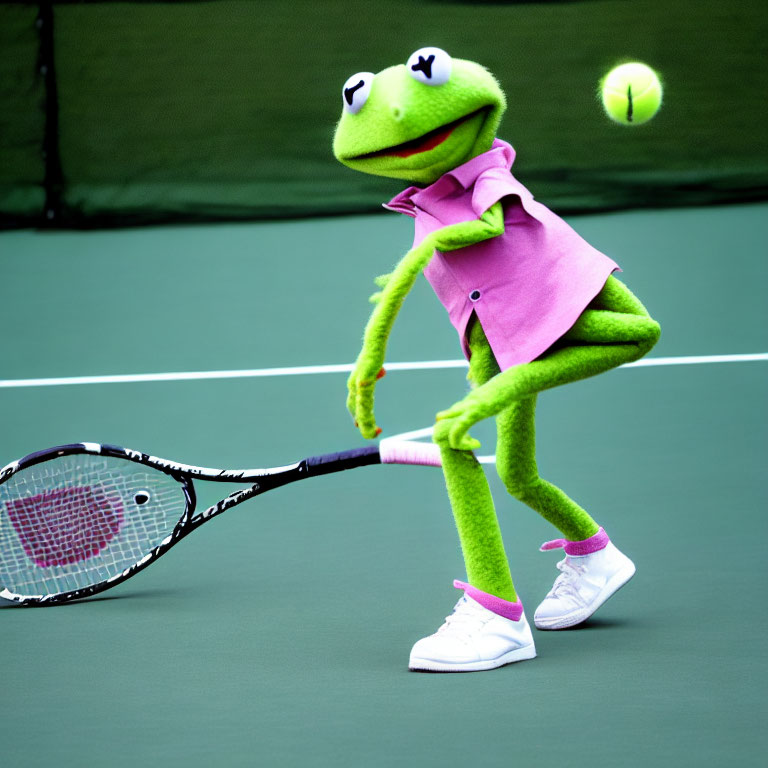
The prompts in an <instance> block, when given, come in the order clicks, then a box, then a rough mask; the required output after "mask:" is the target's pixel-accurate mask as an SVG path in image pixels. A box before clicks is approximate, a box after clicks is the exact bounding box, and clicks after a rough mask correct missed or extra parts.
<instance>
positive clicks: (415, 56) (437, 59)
mask: <svg viewBox="0 0 768 768" xmlns="http://www.w3.org/2000/svg"><path fill="white" fill-rule="evenodd" d="M405 66H406V67H407V68H408V74H409V75H410V76H411V77H412V78H413V79H414V80H418V81H419V82H420V83H424V84H425V85H442V84H443V83H447V82H448V78H449V77H450V76H451V57H450V56H449V55H448V54H447V53H446V52H445V51H444V50H443V49H442V48H419V50H418V51H416V52H415V53H412V54H411V57H410V58H409V59H408V63H407V64H406V65H405Z"/></svg>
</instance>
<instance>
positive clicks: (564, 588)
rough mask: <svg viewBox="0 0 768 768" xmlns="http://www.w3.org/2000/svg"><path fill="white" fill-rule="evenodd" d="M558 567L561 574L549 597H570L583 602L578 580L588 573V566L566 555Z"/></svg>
mask: <svg viewBox="0 0 768 768" xmlns="http://www.w3.org/2000/svg"><path fill="white" fill-rule="evenodd" d="M557 568H558V570H559V571H560V575H559V576H558V577H557V578H556V579H555V583H554V584H553V585H552V589H551V590H550V592H549V595H548V597H569V598H571V599H572V600H575V601H576V602H579V603H581V602H583V600H584V598H583V597H582V595H581V593H580V592H579V589H578V582H579V580H580V579H581V577H582V576H583V575H584V574H585V573H586V570H587V569H586V567H585V566H583V565H579V564H578V563H575V562H574V561H573V560H570V559H569V558H567V557H566V558H565V559H564V560H561V561H560V562H559V563H558V564H557Z"/></svg>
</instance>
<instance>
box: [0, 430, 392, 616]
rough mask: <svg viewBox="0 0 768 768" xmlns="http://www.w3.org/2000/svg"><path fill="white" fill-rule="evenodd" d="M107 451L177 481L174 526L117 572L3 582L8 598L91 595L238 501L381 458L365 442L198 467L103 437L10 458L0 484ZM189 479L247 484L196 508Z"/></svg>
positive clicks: (29, 600)
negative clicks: (86, 580)
mask: <svg viewBox="0 0 768 768" xmlns="http://www.w3.org/2000/svg"><path fill="white" fill-rule="evenodd" d="M82 454H86V455H97V456H110V457H112V458H116V459H124V460H127V461H130V462H133V463H135V464H141V465H143V466H146V467H151V468H152V469H156V470H159V471H160V472H163V473H165V474H166V475H168V476H170V477H171V478H173V479H174V480H175V481H176V482H178V483H179V484H180V485H181V487H182V491H183V493H184V500H185V509H184V512H183V514H182V515H181V517H180V518H179V521H178V522H177V523H176V526H175V527H174V529H173V531H172V532H171V533H170V534H169V535H168V536H166V537H165V539H163V541H162V542H160V544H158V545H157V546H155V547H153V548H152V549H151V550H150V551H149V552H148V553H147V554H145V555H144V557H142V558H141V560H139V561H138V562H136V563H134V564H133V565H131V566H129V567H128V568H126V569H125V570H123V571H121V572H120V573H117V574H115V575H114V576H111V577H110V578H108V579H105V580H104V581H100V582H98V583H96V584H92V585H89V586H87V587H82V588H80V589H76V590H70V591H67V592H58V593H55V594H48V595H20V594H17V593H15V592H12V591H10V590H8V589H6V588H5V587H2V585H0V587H2V589H0V598H4V599H6V600H10V601H12V602H14V603H17V604H19V605H24V606H36V605H56V604H59V603H67V602H70V601H72V600H81V599H83V598H86V597H91V596H92V595H96V594H98V593H99V592H103V591H104V590H106V589H111V588H112V587H115V586H117V585H118V584H120V583H122V582H123V581H126V580H127V579H129V578H131V577H132V576H134V575H135V574H137V573H138V572H139V571H141V570H143V569H144V568H146V567H147V566H148V565H151V564H152V563H154V562H155V561H156V560H157V559H158V558H160V557H161V556H162V555H164V554H165V553H166V552H168V550H169V549H171V547H173V546H174V545H175V544H177V543H178V542H179V541H181V539H183V538H184V537H185V536H187V535H189V534H190V533H192V531H194V530H196V529H197V528H199V527H200V526H201V525H202V524H203V523H205V522H207V521H208V520H210V519H211V518H213V517H216V516H217V515H220V514H221V513H222V512H225V511H226V510H228V509H231V508H232V507H235V506H237V505H238V504H242V503H243V502H244V501H248V499H252V498H253V497H254V496H259V495H260V494H262V493H266V492H267V491H270V490H272V489H273V488H279V487H280V486H282V485H287V484H288V483H292V482H295V481H297V480H302V479H305V478H308V477H317V476H319V475H325V474H330V473H332V472H341V471H343V470H346V469H354V468H355V467H361V466H367V465H371V464H380V463H382V458H381V454H380V452H379V447H378V446H366V447H363V448H355V449H352V450H349V451H342V452H340V453H330V454H322V455H319V456H311V457H308V458H305V459H302V460H301V461H298V462H296V463H295V464H289V465H286V466H282V467H272V468H268V469H212V468H208V467H197V466H194V465H190V464H181V463H179V462H175V461H170V460H168V459H161V458H159V457H157V456H152V455H150V454H147V453H143V452H141V451H135V450H133V449H131V448H122V447H120V446H118V445H110V444H106V443H88V442H83V443H70V444H67V445H59V446H56V447H54V448H47V449H45V450H42V451H36V452H35V453H30V454H29V455H27V456H24V457H23V458H21V459H19V460H17V461H13V462H11V463H10V464H7V465H6V466H5V467H3V468H2V469H0V485H2V484H3V483H5V482H6V481H7V480H9V479H10V478H11V477H13V476H14V475H15V474H17V473H18V472H21V471H22V470H24V469H27V468H29V467H32V466H34V465H36V464H42V463H43V462H46V461H50V460H51V459H56V458H59V457H62V456H76V455H82ZM194 479H200V480H205V481H210V482H221V483H243V484H246V485H250V487H248V488H240V489H238V490H236V491H233V492H232V493H230V494H229V495H228V496H225V497H224V498H223V499H221V500H220V501H218V502H216V503H215V504H212V505H211V506H210V507H208V508H207V509H204V510H202V511H201V512H198V513H197V514H195V509H196V504H197V494H196V492H195V486H194V483H193V480H194Z"/></svg>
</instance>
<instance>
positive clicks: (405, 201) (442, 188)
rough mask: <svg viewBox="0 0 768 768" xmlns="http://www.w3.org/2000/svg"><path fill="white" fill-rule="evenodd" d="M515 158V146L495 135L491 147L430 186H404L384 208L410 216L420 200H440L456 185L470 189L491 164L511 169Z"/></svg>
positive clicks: (422, 202)
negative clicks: (495, 137)
mask: <svg viewBox="0 0 768 768" xmlns="http://www.w3.org/2000/svg"><path fill="white" fill-rule="evenodd" d="M514 162H515V150H514V149H513V148H512V146H511V145H510V144H507V142H506V141H502V140H501V139H494V140H493V144H492V145H491V148H490V149H489V150H488V151H487V152H483V154H482V155H478V156H477V157H473V158H472V159H471V160H468V161H467V162H466V163H464V164H463V165H460V166H458V167H457V168H454V169H453V170H452V171H448V172H447V173H444V174H443V175H442V176H441V177H440V178H439V179H438V180H437V181H435V182H433V183H432V184H430V185H429V186H428V187H423V188H422V187H408V188H407V189H404V190H403V191H402V192H401V193H400V194H399V195H395V197H393V198H392V199H391V200H390V201H389V202H388V203H384V208H386V209H387V210H390V211H396V212H398V213H405V214H406V215H408V216H415V215H416V207H417V206H418V207H421V204H424V203H429V202H430V201H434V200H440V199H442V198H443V197H445V196H446V195H448V194H450V193H451V192H453V191H455V190H456V188H457V186H460V187H461V188H463V189H469V188H470V187H471V186H472V185H473V184H474V183H475V181H477V177H478V176H480V174H482V173H484V172H485V171H487V170H490V169H492V168H502V169H504V170H507V171H508V170H510V168H512V163H514Z"/></svg>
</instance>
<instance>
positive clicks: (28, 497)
mask: <svg viewBox="0 0 768 768" xmlns="http://www.w3.org/2000/svg"><path fill="white" fill-rule="evenodd" d="M371 464H422V465H429V466H440V452H439V449H438V448H437V446H436V445H431V444H428V443H415V442H407V441H402V440H395V439H391V438H390V439H387V440H382V441H381V443H379V445H378V446H369V447H365V448H357V449H354V450H351V451H344V452H342V453H332V454H325V455H322V456H312V457H310V458H307V459H303V460H302V461H299V462H297V463H296V464H291V465H289V466H284V467H273V468H271V469H207V468H205V467H195V466H190V465H187V464H179V463H177V462H175V461H168V460H166V459H159V458H157V457H155V456H149V455H147V454H146V453H141V452H139V451H134V450H131V449H129V448H120V447H118V446H115V445H100V444H98V443H74V444H71V445H62V446H58V447H56V448H49V449H47V450H44V451H38V452H37V453H32V454H30V455H29V456H25V457H24V458H23V459H19V460H18V461H14V462H12V463H10V464H8V465H7V466H6V467H4V468H3V469H2V470H0V586H2V589H1V590H0V597H3V598H5V599H6V600H12V601H14V602H16V603H20V604H23V605H51V604H56V603H64V602H68V601H70V600H78V599H80V598H84V597H89V596H91V595H95V594H96V593H97V592H102V591H104V590H105V589H110V588H111V587H114V586H116V585H117V584H120V583H121V582H123V581H125V580H126V579H129V578H130V577H131V576H133V575H134V574H136V573H138V572H139V571H141V570H143V569H144V568H146V567H147V566H148V565H151V564H152V563H154V562H155V560H157V559H158V558H159V557H161V556H162V555H164V554H165V553H166V552H167V551H168V550H169V549H170V548H171V547H173V546H174V545H175V544H177V543H178V542H179V541H181V539H183V538H184V537H185V536H186V535H187V534H189V533H191V532H192V531H194V530H195V529H196V528H199V527H200V526H201V525H202V524H203V523H205V522H207V521H208V520H210V519H211V518H213V517H216V516H217V515H220V514H221V513H222V512H224V511H225V510H227V509H230V508H231V507H234V506H237V505H238V504H241V503H242V502H244V501H247V500H248V499H251V498H253V497H254V496H258V495H259V494H262V493H264V492H266V491H269V490H272V489H273V488H279V487H280V486H281V485H286V484H288V483H292V482H295V481H296V480H303V479H305V478H308V477H317V476H318V475H325V474H329V473H331V472H340V471H342V470H345V469H353V468H355V467H363V466H367V465H371ZM194 480H210V481H213V482H217V483H237V484H240V485H246V487H245V488H240V489H238V490H235V491H233V492H232V493H230V494H229V495H228V496H226V497H225V498H223V499H222V500H221V501H219V502H218V503H216V504H214V505H213V506H211V507H208V509H205V510H203V511H202V512H198V513H195V500H196V496H195V487H194V483H193V481H194Z"/></svg>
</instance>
